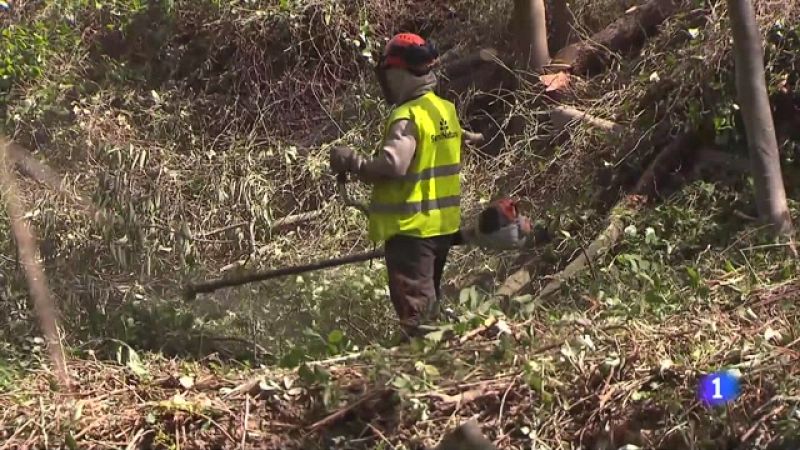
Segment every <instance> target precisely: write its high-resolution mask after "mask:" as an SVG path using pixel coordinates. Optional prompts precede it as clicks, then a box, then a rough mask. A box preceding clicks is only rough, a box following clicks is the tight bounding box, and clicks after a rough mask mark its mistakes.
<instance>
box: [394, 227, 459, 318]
mask: <svg viewBox="0 0 800 450" xmlns="http://www.w3.org/2000/svg"><path fill="white" fill-rule="evenodd" d="M457 240H458V238H457V235H444V236H435V237H430V238H418V237H412V236H403V235H396V236H393V237H392V238H390V239H389V240H388V241H386V269H387V271H388V272H389V296H390V297H391V300H392V304H393V305H394V309H395V311H397V315H398V317H399V318H400V324H401V326H402V327H403V329H404V331H406V332H407V333H409V334H417V333H416V331H417V327H418V326H419V325H421V324H423V323H424V322H427V321H428V320H432V319H434V318H435V316H436V315H437V314H438V306H439V298H440V296H441V291H440V284H441V282H442V272H443V271H444V264H445V262H446V261H447V254H448V252H449V251H450V247H451V246H452V245H453V244H454V243H456V242H457Z"/></svg>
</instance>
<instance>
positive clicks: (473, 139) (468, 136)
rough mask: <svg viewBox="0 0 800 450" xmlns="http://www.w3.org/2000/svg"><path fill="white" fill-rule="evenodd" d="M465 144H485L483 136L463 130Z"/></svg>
mask: <svg viewBox="0 0 800 450" xmlns="http://www.w3.org/2000/svg"><path fill="white" fill-rule="evenodd" d="M463 137H464V143H465V144H467V145H480V144H482V143H483V139H484V138H483V134H481V133H476V132H474V131H469V130H463Z"/></svg>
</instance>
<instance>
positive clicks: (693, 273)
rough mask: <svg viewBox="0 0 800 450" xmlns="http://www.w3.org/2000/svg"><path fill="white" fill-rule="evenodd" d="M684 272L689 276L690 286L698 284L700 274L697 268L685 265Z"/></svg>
mask: <svg viewBox="0 0 800 450" xmlns="http://www.w3.org/2000/svg"><path fill="white" fill-rule="evenodd" d="M686 274H687V275H688V276H689V281H691V283H692V287H698V286H700V274H699V273H698V272H697V269H695V268H694V267H687V268H686Z"/></svg>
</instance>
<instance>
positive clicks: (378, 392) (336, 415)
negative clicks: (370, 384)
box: [308, 389, 389, 431]
mask: <svg viewBox="0 0 800 450" xmlns="http://www.w3.org/2000/svg"><path fill="white" fill-rule="evenodd" d="M388 391H389V389H378V390H376V391H372V392H370V393H368V394H365V395H364V396H362V397H361V398H360V399H358V400H356V401H355V402H353V403H351V404H350V405H349V406H346V407H344V408H342V409H340V410H338V411H336V412H335V413H333V414H330V415H328V416H327V417H325V418H323V419H322V420H319V421H317V422H315V423H313V424H312V425H311V426H310V427H308V429H309V430H310V431H317V430H319V429H320V428H323V427H325V426H327V425H330V424H331V423H333V422H336V421H337V420H339V419H341V418H342V417H344V416H346V415H347V413H349V412H351V411H353V410H354V409H356V408H357V407H359V406H361V405H363V404H364V403H366V402H368V401H370V400H372V399H374V398H376V397H379V396H381V395H383V394H385V393H386V392H388Z"/></svg>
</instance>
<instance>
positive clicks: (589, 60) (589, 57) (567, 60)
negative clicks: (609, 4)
mask: <svg viewBox="0 0 800 450" xmlns="http://www.w3.org/2000/svg"><path fill="white" fill-rule="evenodd" d="M682 3H683V2H682V0H650V1H648V2H647V3H645V4H644V5H641V6H635V7H633V8H631V9H630V10H628V12H627V13H626V14H625V15H623V16H622V17H620V18H619V19H617V20H616V21H614V22H613V23H611V24H610V25H608V26H607V27H606V28H604V29H603V30H601V31H599V32H597V33H595V34H594V35H592V37H591V38H589V39H586V40H583V41H580V42H575V43H573V44H570V45H568V46H566V47H564V48H562V49H561V50H560V51H559V52H558V53H556V55H555V56H554V57H553V61H554V62H558V63H563V64H568V65H569V66H570V71H571V72H572V73H574V74H577V75H591V74H595V73H598V72H600V71H602V70H603V69H605V68H606V67H607V66H608V65H609V64H610V62H611V55H612V54H613V53H629V52H631V51H634V50H636V49H639V48H641V46H642V45H643V44H644V42H645V40H646V39H647V38H648V37H649V36H652V35H653V34H655V33H656V31H657V29H658V26H659V25H660V24H661V23H663V22H664V21H665V20H667V19H668V18H669V17H670V16H672V15H673V14H675V13H676V12H678V11H679V10H680V7H681V6H682Z"/></svg>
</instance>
